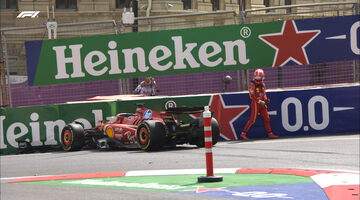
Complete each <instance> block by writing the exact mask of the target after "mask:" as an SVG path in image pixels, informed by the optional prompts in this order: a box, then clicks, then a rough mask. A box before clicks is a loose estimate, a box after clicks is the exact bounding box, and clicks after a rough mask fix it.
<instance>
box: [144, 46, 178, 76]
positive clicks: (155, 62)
mask: <svg viewBox="0 0 360 200" xmlns="http://www.w3.org/2000/svg"><path fill="white" fill-rule="evenodd" d="M158 52H162V54H163V55H162V56H160V57H158V56H157V55H158ZM170 56H171V51H170V49H169V48H167V47H166V46H162V45H159V46H156V47H154V48H153V49H151V51H150V54H149V62H150V65H151V66H152V67H153V68H154V69H155V70H157V71H165V70H167V69H169V68H170V67H171V66H172V64H173V63H172V62H171V61H169V62H168V63H166V64H165V65H160V64H159V62H161V61H163V60H165V59H167V58H169V57H170Z"/></svg>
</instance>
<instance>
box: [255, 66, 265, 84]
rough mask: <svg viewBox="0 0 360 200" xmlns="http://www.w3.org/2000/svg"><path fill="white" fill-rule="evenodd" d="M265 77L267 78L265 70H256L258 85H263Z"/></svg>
mask: <svg viewBox="0 0 360 200" xmlns="http://www.w3.org/2000/svg"><path fill="white" fill-rule="evenodd" d="M264 76H265V73H264V70H262V69H256V70H255V72H254V81H255V83H257V84H259V83H261V82H262V81H263V80H264Z"/></svg>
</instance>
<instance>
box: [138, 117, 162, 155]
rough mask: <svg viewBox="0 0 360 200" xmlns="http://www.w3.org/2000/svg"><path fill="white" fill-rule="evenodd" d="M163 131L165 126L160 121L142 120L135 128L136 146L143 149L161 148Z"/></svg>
mask: <svg viewBox="0 0 360 200" xmlns="http://www.w3.org/2000/svg"><path fill="white" fill-rule="evenodd" d="M165 131H166V130H165V127H164V125H163V124H162V123H161V122H160V121H157V120H146V121H143V122H142V123H141V124H140V125H139V126H138V128H137V130H136V141H137V144H138V147H139V148H140V149H141V150H144V151H151V150H154V149H157V148H161V147H162V146H163V145H164V143H165Z"/></svg>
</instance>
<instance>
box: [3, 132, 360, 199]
mask: <svg viewBox="0 0 360 200" xmlns="http://www.w3.org/2000/svg"><path fill="white" fill-rule="evenodd" d="M359 142H360V135H359V134H356V135H337V136H321V137H301V138H280V139H276V140H254V141H250V142H243V141H227V142H219V143H218V144H217V145H216V146H215V147H214V149H213V153H214V168H306V169H332V170H348V171H357V172H359V170H360V166H359V165H360V164H359V163H360V161H359V152H360V151H359V146H360V145H359ZM0 163H1V185H0V186H1V194H0V197H1V198H0V199H1V200H22V199H26V200H48V199H51V200H58V199H59V200H60V199H62V200H63V199H74V200H76V199H79V200H92V199H97V200H99V199H133V200H134V199H175V200H176V199H214V198H209V197H205V198H204V197H201V196H197V195H185V196H184V195H183V194H176V193H165V192H149V191H141V190H130V189H113V188H87V187H68V186H50V185H49V186H48V185H45V186H44V185H32V184H15V183H8V181H10V180H13V179H14V178H16V177H24V176H41V175H61V174H79V173H96V172H114V171H129V170H163V169H200V168H205V151H204V149H202V148H196V147H194V146H190V145H182V146H178V147H176V148H166V149H164V150H162V151H156V152H142V151H139V150H137V149H120V150H107V151H100V150H84V151H78V152H62V151H54V152H47V153H33V154H21V155H5V156H0Z"/></svg>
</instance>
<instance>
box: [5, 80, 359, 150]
mask: <svg viewBox="0 0 360 200" xmlns="http://www.w3.org/2000/svg"><path fill="white" fill-rule="evenodd" d="M267 94H268V97H269V98H270V100H271V102H270V104H268V110H269V115H270V124H271V127H272V129H273V131H274V133H276V134H278V135H279V136H280V137H293V136H311V135H319V134H346V133H359V132H360V124H359V121H360V114H359V113H360V86H359V85H357V86H348V87H335V88H322V89H309V90H300V89H299V90H289V91H269V92H268V93H267ZM136 103H145V106H146V107H148V108H150V109H154V110H165V109H166V108H169V107H181V106H189V107H193V106H205V105H210V107H211V111H212V112H213V117H215V118H216V119H217V120H218V122H219V126H220V132H221V140H237V139H239V138H240V134H241V132H242V129H243V128H244V126H245V124H246V122H247V120H249V118H250V114H251V112H250V111H251V109H250V108H249V105H250V99H249V94H248V93H246V92H242V93H227V94H213V95H196V96H177V97H144V98H137V99H134V100H120V101H113V102H88V103H75V104H60V105H51V106H37V107H22V108H5V109H0V154H9V153H16V152H17V151H18V143H17V141H19V140H28V141H29V142H30V143H31V144H32V145H34V146H42V145H55V146H56V145H57V146H59V147H60V145H61V144H60V140H59V133H60V132H61V130H62V128H63V127H64V125H65V124H66V123H69V122H72V121H75V120H76V121H80V122H81V123H83V124H84V126H85V128H90V127H92V126H95V125H96V124H98V123H99V121H100V120H106V119H109V117H111V116H114V115H116V114H117V113H120V112H134V111H135V109H136ZM199 116H200V115H185V116H183V118H182V119H183V120H185V121H188V122H189V121H191V120H193V118H196V117H199ZM263 123H264V122H263V120H262V119H261V117H258V119H257V121H256V123H254V124H253V125H252V127H251V128H250V130H249V132H248V137H249V138H252V139H253V138H265V137H267V134H266V131H265V128H264V124H263Z"/></svg>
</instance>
